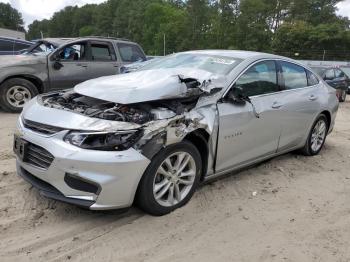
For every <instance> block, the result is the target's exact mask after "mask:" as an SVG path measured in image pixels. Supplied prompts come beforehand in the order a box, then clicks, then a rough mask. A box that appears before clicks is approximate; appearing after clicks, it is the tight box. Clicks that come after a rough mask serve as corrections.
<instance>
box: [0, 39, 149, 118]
mask: <svg viewBox="0 0 350 262" xmlns="http://www.w3.org/2000/svg"><path fill="white" fill-rule="evenodd" d="M62 42H63V44H61V45H60V46H59V47H58V48H56V49H55V45H52V47H51V46H47V43H48V42H43V43H38V44H37V45H36V47H35V48H34V49H32V50H30V51H28V52H27V53H25V54H23V55H18V56H16V57H7V56H1V57H0V106H1V107H2V108H3V109H4V110H5V111H8V112H20V111H21V110H22V108H23V106H24V105H25V103H26V102H28V101H29V100H31V99H32V98H33V97H34V96H36V95H37V94H40V93H45V92H48V91H52V90H60V89H68V88H72V87H74V86H75V85H77V84H79V83H81V82H83V81H86V80H89V79H92V78H97V77H100V76H106V75H115V74H118V73H120V68H121V66H123V65H125V64H128V63H132V62H136V61H145V60H146V56H145V54H144V52H143V50H142V48H141V47H140V46H139V45H138V44H136V43H133V42H131V41H129V40H125V39H117V38H103V37H84V38H78V39H74V40H72V41H69V40H68V42H67V40H62ZM58 44H59V43H58ZM46 49H49V51H48V52H47V50H46ZM36 50H38V51H36ZM45 50H46V51H45Z"/></svg>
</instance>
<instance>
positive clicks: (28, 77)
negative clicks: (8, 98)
mask: <svg viewBox="0 0 350 262" xmlns="http://www.w3.org/2000/svg"><path fill="white" fill-rule="evenodd" d="M14 78H22V79H25V80H27V81H29V82H31V83H32V84H33V85H34V86H35V87H36V88H37V89H38V92H39V94H42V93H44V91H45V86H44V83H43V81H42V80H41V79H40V78H38V77H36V76H33V75H12V76H8V77H6V78H5V79H4V80H3V81H2V82H1V84H3V83H5V82H6V81H7V80H10V79H14Z"/></svg>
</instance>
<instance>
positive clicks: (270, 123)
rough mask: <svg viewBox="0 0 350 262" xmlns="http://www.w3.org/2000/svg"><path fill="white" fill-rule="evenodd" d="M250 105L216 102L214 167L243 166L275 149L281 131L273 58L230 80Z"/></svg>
mask: <svg viewBox="0 0 350 262" xmlns="http://www.w3.org/2000/svg"><path fill="white" fill-rule="evenodd" d="M232 88H240V89H241V90H242V91H243V93H245V94H246V95H247V96H249V97H250V98H251V101H252V104H253V105H254V106H255V111H256V113H257V114H256V113H255V112H254V110H253V106H252V105H251V104H249V103H245V104H244V105H238V104H234V103H232V102H222V103H219V104H218V111H219V138H218V148H217V161H216V171H217V172H220V171H225V170H227V169H231V168H234V167H239V166H243V165H245V164H248V163H250V162H253V161H254V160H257V159H259V158H261V157H263V156H268V155H272V154H274V153H275V152H276V151H277V148H278V142H279V138H280V135H281V121H280V120H281V117H282V116H281V114H280V102H279V96H280V92H279V90H280V89H279V84H278V77H277V70H276V63H275V61H262V62H259V63H257V64H255V65H253V66H251V67H250V68H249V69H248V70H247V71H246V72H245V73H244V74H243V75H242V76H241V77H240V78H239V79H238V80H237V81H236V83H235V84H234V86H233V87H232Z"/></svg>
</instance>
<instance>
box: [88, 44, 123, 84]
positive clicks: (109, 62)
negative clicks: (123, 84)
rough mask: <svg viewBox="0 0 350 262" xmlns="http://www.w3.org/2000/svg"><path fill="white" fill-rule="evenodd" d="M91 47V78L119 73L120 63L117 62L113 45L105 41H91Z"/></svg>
mask: <svg viewBox="0 0 350 262" xmlns="http://www.w3.org/2000/svg"><path fill="white" fill-rule="evenodd" d="M89 46H90V52H91V61H90V62H89V72H90V76H91V78H97V77H100V76H108V75H115V74H118V73H119V67H120V62H119V61H118V60H117V56H116V53H115V50H114V48H113V45H112V43H110V42H105V41H91V42H90V44H89Z"/></svg>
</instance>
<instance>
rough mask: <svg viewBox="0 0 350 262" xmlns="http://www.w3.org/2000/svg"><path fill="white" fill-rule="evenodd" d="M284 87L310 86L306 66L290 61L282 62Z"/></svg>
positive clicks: (289, 88) (288, 88)
mask: <svg viewBox="0 0 350 262" xmlns="http://www.w3.org/2000/svg"><path fill="white" fill-rule="evenodd" d="M281 68H282V76H283V79H284V87H285V89H287V90H291V89H298V88H304V87H307V86H308V82H307V76H306V71H305V68H304V67H302V66H298V65H296V64H293V63H289V62H284V61H282V62H281Z"/></svg>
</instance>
